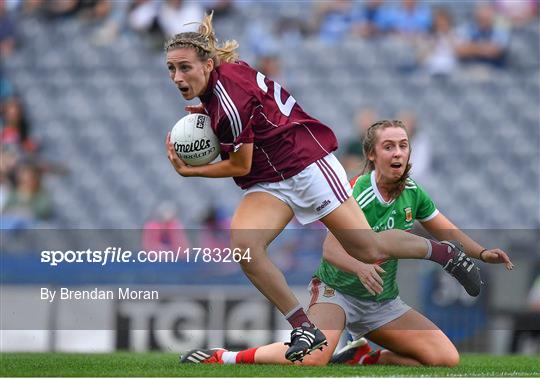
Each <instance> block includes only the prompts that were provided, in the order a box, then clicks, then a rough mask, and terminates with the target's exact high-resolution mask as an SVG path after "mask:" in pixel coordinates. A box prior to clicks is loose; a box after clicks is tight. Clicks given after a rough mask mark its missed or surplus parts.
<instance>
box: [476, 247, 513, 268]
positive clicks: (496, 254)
mask: <svg viewBox="0 0 540 379" xmlns="http://www.w3.org/2000/svg"><path fill="white" fill-rule="evenodd" d="M482 260H483V261H484V262H486V263H494V264H497V263H504V266H505V267H506V269H507V270H512V269H513V268H514V264H513V263H512V261H510V258H509V257H508V254H506V253H505V252H504V251H502V250H501V249H490V250H486V251H484V252H483V253H482Z"/></svg>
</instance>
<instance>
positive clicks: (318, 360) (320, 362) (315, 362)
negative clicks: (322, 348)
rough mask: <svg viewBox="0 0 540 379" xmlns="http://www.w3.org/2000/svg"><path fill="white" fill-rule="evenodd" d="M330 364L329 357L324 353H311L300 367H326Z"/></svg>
mask: <svg viewBox="0 0 540 379" xmlns="http://www.w3.org/2000/svg"><path fill="white" fill-rule="evenodd" d="M328 362H330V356H328V355H327V354H324V353H319V354H317V353H312V354H311V355H308V356H307V357H305V358H304V360H303V361H302V362H301V363H302V366H326V365H327V364H328Z"/></svg>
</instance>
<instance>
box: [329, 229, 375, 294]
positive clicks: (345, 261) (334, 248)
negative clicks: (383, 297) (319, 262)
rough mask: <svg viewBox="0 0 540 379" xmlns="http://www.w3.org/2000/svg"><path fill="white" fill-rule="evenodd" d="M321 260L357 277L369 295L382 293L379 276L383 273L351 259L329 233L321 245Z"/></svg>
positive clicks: (369, 265) (371, 265) (370, 265)
mask: <svg viewBox="0 0 540 379" xmlns="http://www.w3.org/2000/svg"><path fill="white" fill-rule="evenodd" d="M323 258H324V259H325V260H326V261H327V262H328V263H330V264H332V265H334V266H336V267H337V268H339V269H340V270H341V271H345V272H348V273H350V274H354V275H356V276H358V279H360V281H361V282H362V284H363V285H364V287H366V289H367V290H368V291H369V293H370V294H372V295H378V294H380V293H382V291H383V284H384V282H383V280H382V278H381V276H380V275H379V274H381V273H384V272H385V271H384V270H383V269H382V268H381V267H380V266H379V265H376V264H368V263H364V262H360V261H359V260H357V259H356V258H353V257H351V256H350V255H349V254H348V253H347V251H345V249H344V248H343V246H341V244H340V243H339V241H338V240H337V239H336V237H334V235H333V234H332V233H330V232H328V234H327V236H326V239H325V240H324V243H323Z"/></svg>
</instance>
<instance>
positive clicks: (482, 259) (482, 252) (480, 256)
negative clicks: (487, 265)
mask: <svg viewBox="0 0 540 379" xmlns="http://www.w3.org/2000/svg"><path fill="white" fill-rule="evenodd" d="M486 251H487V249H484V250H482V251H481V252H480V255H479V256H478V258H480V260H481V261H482V262H485V260H484V258H482V254H484V253H485V252H486Z"/></svg>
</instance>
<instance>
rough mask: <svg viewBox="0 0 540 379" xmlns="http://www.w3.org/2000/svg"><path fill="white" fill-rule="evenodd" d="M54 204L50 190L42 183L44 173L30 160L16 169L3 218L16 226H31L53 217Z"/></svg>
mask: <svg viewBox="0 0 540 379" xmlns="http://www.w3.org/2000/svg"><path fill="white" fill-rule="evenodd" d="M52 215H53V206H52V201H51V198H50V196H49V194H48V192H47V191H46V190H45V188H44V187H43V185H42V173H41V170H40V169H39V167H38V165H37V164H36V163H35V162H33V161H30V160H27V161H23V162H21V163H20V164H19V165H18V166H17V167H16V169H15V188H13V189H12V190H11V191H10V193H9V195H8V198H7V200H6V204H5V205H4V208H3V210H2V218H3V220H4V221H6V220H9V221H7V223H8V224H10V225H16V228H20V227H23V228H24V227H31V226H32V225H34V224H35V223H36V222H39V221H45V220H49V219H51V217H52Z"/></svg>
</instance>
